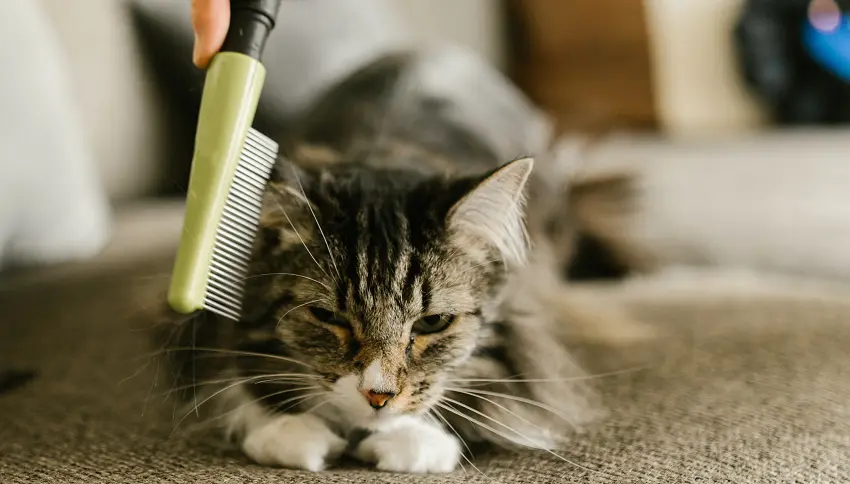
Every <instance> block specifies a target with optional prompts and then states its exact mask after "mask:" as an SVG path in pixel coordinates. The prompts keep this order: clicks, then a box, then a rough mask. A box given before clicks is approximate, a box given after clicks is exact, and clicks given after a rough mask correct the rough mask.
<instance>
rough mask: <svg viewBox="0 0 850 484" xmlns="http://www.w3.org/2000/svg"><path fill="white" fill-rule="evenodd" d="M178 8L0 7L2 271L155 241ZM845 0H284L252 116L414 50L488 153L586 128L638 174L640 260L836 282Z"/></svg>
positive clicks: (187, 71)
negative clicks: (645, 255) (646, 255)
mask: <svg viewBox="0 0 850 484" xmlns="http://www.w3.org/2000/svg"><path fill="white" fill-rule="evenodd" d="M189 4H190V2H189V1H188V0H187V1H177V0H120V1H119V0H78V1H75V2H73V4H72V3H69V2H65V1H62V0H10V1H6V2H4V3H3V5H2V6H0V19H2V20H0V27H2V29H0V32H2V33H0V36H3V38H4V42H0V46H2V47H0V58H2V60H3V63H4V69H3V74H2V75H0V87H2V89H0V100H2V106H3V109H2V111H0V117H2V118H0V119H2V124H0V126H2V127H3V129H0V144H2V145H3V148H4V149H3V153H4V154H3V158H2V159H0V175H2V176H0V188H3V190H2V194H0V197H2V199H1V201H3V202H4V203H3V204H2V205H3V208H2V209H0V255H2V259H0V260H2V264H3V266H5V267H7V268H9V267H18V266H21V265H32V264H35V265H43V264H53V263H58V262H68V261H74V260H81V259H82V260H91V259H92V258H93V257H94V256H95V255H97V256H98V258H97V259H96V261H100V260H104V261H109V262H115V261H116V260H122V258H123V257H125V256H126V253H128V252H132V250H134V249H130V247H134V245H133V244H139V245H141V246H143V247H145V248H147V249H148V250H150V248H151V247H152V246H154V247H161V248H162V250H172V249H173V243H174V237H176V235H175V234H176V233H177V231H176V227H177V226H179V217H180V209H179V202H180V197H181V196H182V194H183V193H184V190H185V186H186V183H187V177H188V171H189V162H190V160H191V152H192V141H193V130H194V125H195V121H196V118H195V116H196V113H197V108H198V103H199V100H200V89H201V86H202V82H203V73H202V72H201V71H199V70H197V69H195V68H194V67H193V66H192V64H191V62H190V59H191V48H192V47H191V44H192V33H191V28H190V23H189ZM847 12H848V8H847V6H846V5H844V4H843V3H842V2H837V1H835V0H770V1H768V0H715V1H711V2H682V1H677V0H504V1H498V0H464V1H463V2H457V1H451V0H430V1H427V2H426V1H420V0H362V1H359V2H351V1H346V0H312V1H307V2H295V1H292V2H287V1H285V2H284V6H283V11H282V14H281V18H280V19H279V26H278V28H277V29H276V30H275V32H274V34H273V38H272V41H271V42H270V45H269V47H268V50H267V53H266V56H265V63H266V64H267V66H268V69H269V80H268V84H267V86H266V88H265V91H264V97H263V101H262V104H261V108H260V112H259V113H258V118H257V125H258V127H259V128H260V129H261V130H262V131H265V132H268V133H270V134H272V135H274V133H275V132H282V131H283V130H285V129H286V126H287V122H288V121H290V120H292V119H294V118H295V117H296V116H297V115H298V113H300V112H303V110H304V109H307V107H308V106H310V104H311V103H312V102H313V101H314V100H315V99H316V98H317V97H318V96H320V95H321V93H322V92H323V89H326V88H327V87H328V86H330V85H332V84H333V83H334V82H337V81H339V80H340V79H342V78H344V76H345V75H346V74H348V73H350V72H352V71H353V70H355V69H356V68H358V67H359V66H362V65H364V64H365V63H366V62H368V61H369V60H371V59H374V58H377V57H379V56H381V55H383V54H386V53H387V52H391V51H395V50H399V49H408V50H410V49H412V50H416V51H421V52H423V55H422V57H423V59H424V60H423V61H422V62H421V64H422V67H421V69H419V70H418V71H417V74H416V76H415V77H416V79H415V84H416V89H414V91H416V90H417V89H418V90H419V91H420V94H421V95H423V96H424V95H428V96H432V97H434V96H436V97H441V98H443V99H444V100H448V101H449V102H451V103H453V104H455V105H457V106H459V108H458V111H459V112H460V113H461V114H462V116H463V117H465V119H466V121H467V124H468V125H469V126H470V127H471V128H472V129H473V131H476V132H477V133H479V134H480V135H481V136H482V137H484V138H485V139H488V140H489V141H490V142H491V144H492V145H493V146H495V147H496V148H497V151H499V152H500V153H503V154H504V156H505V157H506V159H507V158H509V157H512V156H519V155H524V154H529V153H531V154H540V153H541V152H544V151H547V150H550V151H551V149H552V147H553V146H555V147H557V146H561V148H558V149H560V150H561V155H564V156H562V157H567V158H569V156H567V155H566V154H569V153H572V154H571V155H570V156H573V155H575V153H573V152H571V151H570V150H571V149H572V148H571V147H574V143H572V142H574V141H575V140H576V139H581V140H585V141H588V140H593V149H591V150H584V151H582V160H583V162H582V167H591V168H594V169H601V168H602V167H605V166H607V167H611V166H612V165H614V166H617V167H620V168H627V169H629V170H632V171H635V172H638V174H639V179H640V184H641V185H640V193H641V194H642V195H641V196H642V197H644V198H645V200H642V202H641V204H640V206H641V212H640V214H639V215H640V216H639V217H637V216H636V217H633V219H632V220H630V221H629V222H628V224H627V225H628V227H627V230H626V231H625V233H627V234H628V235H627V237H628V239H629V242H630V243H634V244H638V245H641V246H642V247H644V248H645V249H644V250H645V251H649V252H651V253H652V255H653V257H654V259H655V260H656V261H660V262H663V263H665V264H667V263H669V264H705V263H718V264H731V265H742V266H746V267H756V268H764V267H767V268H770V269H780V270H789V271H796V272H801V271H803V272H810V273H813V274H817V275H827V276H841V277H843V276H847V275H850V256H847V255H844V254H843V250H842V249H841V248H843V247H844V246H845V245H846V244H847V243H850V227H848V225H850V223H848V220H850V218H848V216H850V213H848V212H847V209H846V208H845V207H850V204H848V203H847V202H850V196H847V195H845V193H844V192H845V190H844V187H845V186H847V185H846V183H845V182H850V173H848V170H850V168H848V167H847V163H846V159H847V155H846V154H847V151H848V148H850V141H848V137H847V136H846V134H847V131H846V128H845V123H846V122H847V121H848V119H850V67H848V66H850V60H848V56H850V47H848V45H850V15H848V14H847ZM21 45H26V46H27V48H26V49H21V48H20V46H21ZM565 140H568V141H570V142H569V143H566V142H564V141H565ZM559 143H560V144H559ZM571 143H572V144H571ZM564 146H567V148H564ZM556 151H557V150H556ZM556 158H557V156H556ZM169 204H176V205H177V208H173V207H171V208H163V205H168V206H169V207H170V205H169ZM148 224H150V225H148ZM138 234H144V237H142V236H137V235H138ZM151 234H157V235H158V236H157V237H151ZM842 237H844V239H842ZM116 238H118V240H121V241H122V242H120V243H119V242H116V241H115V240H116ZM110 241H112V243H111V244H109V242H110ZM104 247H107V250H106V251H105V252H104V251H103V249H104ZM116 247H121V248H122V249H121V250H122V252H119V253H118V254H115V255H114V256H113V255H112V252H110V251H114V250H115V249H116ZM110 257H113V258H110ZM107 265H108V264H107Z"/></svg>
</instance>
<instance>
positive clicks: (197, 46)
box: [192, 32, 203, 67]
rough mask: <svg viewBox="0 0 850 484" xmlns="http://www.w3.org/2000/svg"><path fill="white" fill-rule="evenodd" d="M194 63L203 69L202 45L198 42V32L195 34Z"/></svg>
mask: <svg viewBox="0 0 850 484" xmlns="http://www.w3.org/2000/svg"><path fill="white" fill-rule="evenodd" d="M192 62H194V63H195V65H196V66H198V67H203V66H202V65H201V43H200V42H199V40H198V34H197V32H196V33H195V46H194V48H193V50H192Z"/></svg>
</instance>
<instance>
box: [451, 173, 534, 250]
mask: <svg viewBox="0 0 850 484" xmlns="http://www.w3.org/2000/svg"><path fill="white" fill-rule="evenodd" d="M533 167H534V160H533V159H532V158H521V159H518V160H515V161H512V162H510V163H508V164H506V165H504V166H502V167H500V168H499V169H497V170H496V171H494V172H493V173H490V174H489V175H488V176H486V177H484V179H482V180H481V181H480V182H478V183H477V184H476V185H475V186H473V188H472V189H471V190H469V191H468V192H467V193H466V194H465V195H464V196H463V197H462V198H461V199H460V200H459V201H458V202H457V203H455V204H454V206H452V208H451V210H449V213H448V218H447V221H448V227H449V230H450V231H451V232H452V233H454V234H455V235H456V236H458V237H460V238H461V240H459V241H458V242H459V243H460V244H462V245H467V244H474V243H476V242H477V243H484V244H487V245H488V246H490V247H491V248H493V249H495V250H496V251H498V253H499V254H500V256H501V257H502V259H503V260H504V261H505V262H506V263H509V264H521V263H523V262H524V261H525V255H526V250H527V246H528V235H527V232H526V227H525V216H524V210H523V209H524V205H525V186H526V183H527V182H528V177H529V175H530V174H531V170H532V168H533Z"/></svg>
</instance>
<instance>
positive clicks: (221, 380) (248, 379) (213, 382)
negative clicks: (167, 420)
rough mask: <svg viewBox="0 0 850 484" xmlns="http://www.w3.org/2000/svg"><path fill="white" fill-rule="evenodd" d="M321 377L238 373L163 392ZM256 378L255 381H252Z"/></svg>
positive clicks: (296, 374)
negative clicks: (237, 382)
mask: <svg viewBox="0 0 850 484" xmlns="http://www.w3.org/2000/svg"><path fill="white" fill-rule="evenodd" d="M261 378H267V380H260V379H261ZM321 378H322V377H320V376H318V375H307V374H304V375H301V374H298V373H269V374H266V375H254V376H245V375H239V376H234V377H230V378H219V379H216V380H201V381H198V382H195V383H189V384H186V385H180V386H176V387H172V388H170V389H169V390H168V391H167V392H163V393H165V394H166V395H170V394H172V393H174V392H178V391H180V390H188V389H190V388H197V387H200V386H208V385H219V384H221V383H230V382H234V381H237V380H241V381H242V382H244V383H250V384H261V383H286V382H297V381H306V380H321ZM252 380H257V381H252Z"/></svg>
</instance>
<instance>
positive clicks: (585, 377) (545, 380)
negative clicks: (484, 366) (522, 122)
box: [448, 365, 648, 384]
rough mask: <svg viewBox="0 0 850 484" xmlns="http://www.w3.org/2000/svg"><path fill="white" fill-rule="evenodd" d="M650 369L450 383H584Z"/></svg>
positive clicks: (643, 366) (462, 380) (640, 367)
mask: <svg viewBox="0 0 850 484" xmlns="http://www.w3.org/2000/svg"><path fill="white" fill-rule="evenodd" d="M646 368H648V366H645V365H641V366H634V367H630V368H623V369H621V370H614V371H608V372H604V373H595V374H593V375H580V376H573V377H564V378H524V379H520V378H513V377H509V378H496V379H490V378H452V379H449V380H448V381H451V382H456V383H485V384H487V383H555V382H570V381H582V380H593V379H596V378H605V377H609V376H616V375H622V374H625V373H632V372H635V371H640V370H644V369H646Z"/></svg>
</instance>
